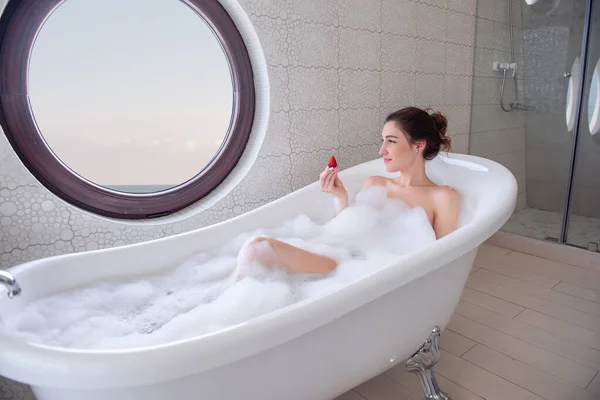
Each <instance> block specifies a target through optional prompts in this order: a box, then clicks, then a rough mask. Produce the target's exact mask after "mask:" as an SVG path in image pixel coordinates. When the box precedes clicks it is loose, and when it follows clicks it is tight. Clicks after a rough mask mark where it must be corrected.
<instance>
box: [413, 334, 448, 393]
mask: <svg viewBox="0 0 600 400" xmlns="http://www.w3.org/2000/svg"><path fill="white" fill-rule="evenodd" d="M439 359H440V328H439V327H438V326H436V327H435V328H433V332H432V333H431V335H430V336H429V338H428V339H427V340H426V341H425V343H424V344H423V346H421V348H420V349H419V350H418V351H417V352H416V353H415V354H413V355H412V357H411V358H409V359H408V361H406V363H405V366H406V369H407V370H408V371H409V372H413V373H415V374H417V376H418V377H419V380H420V381H421V386H423V391H424V392H425V400H452V399H451V398H450V396H449V395H448V394H447V393H444V392H442V391H441V390H440V388H439V386H438V383H437V380H436V379H435V374H434V371H433V366H434V365H435V364H436V363H437V362H438V361H439Z"/></svg>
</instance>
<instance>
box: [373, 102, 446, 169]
mask: <svg viewBox="0 0 600 400" xmlns="http://www.w3.org/2000/svg"><path fill="white" fill-rule="evenodd" d="M429 111H432V113H431V114H430V113H429ZM390 121H394V122H395V123H396V124H397V125H398V128H400V130H401V131H402V132H403V133H404V135H405V136H406V138H407V139H408V141H409V142H411V143H413V144H414V143H415V142H417V141H419V140H425V149H424V150H423V158H425V159H426V160H431V159H433V158H435V156H437V154H438V153H439V151H440V149H447V150H450V148H451V146H450V138H449V137H448V136H447V135H446V129H447V128H448V120H447V119H446V117H444V116H443V115H442V114H441V113H440V112H439V111H433V110H431V109H430V108H427V109H425V110H422V109H420V108H418V107H405V108H402V109H400V110H398V111H394V112H393V113H391V114H390V115H388V116H387V118H386V119H385V122H386V123H387V122H390Z"/></svg>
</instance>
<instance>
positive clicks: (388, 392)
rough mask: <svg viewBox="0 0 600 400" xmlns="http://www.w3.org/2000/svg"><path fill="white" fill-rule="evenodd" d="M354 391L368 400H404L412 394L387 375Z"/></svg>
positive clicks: (374, 379) (377, 377) (382, 375)
mask: <svg viewBox="0 0 600 400" xmlns="http://www.w3.org/2000/svg"><path fill="white" fill-rule="evenodd" d="M354 391H355V392H357V393H358V394H360V395H361V396H362V397H364V398H365V399H367V400H403V399H406V398H407V397H408V396H410V395H411V394H412V392H411V391H410V390H409V389H408V388H406V387H404V386H402V385H401V384H400V383H398V382H397V381H395V380H394V379H392V378H390V377H389V376H387V375H385V374H381V375H377V376H376V377H375V378H373V379H370V380H368V381H367V382H365V383H363V384H361V385H358V386H357V387H355V388H354Z"/></svg>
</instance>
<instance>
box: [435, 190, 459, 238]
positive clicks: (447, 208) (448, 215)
mask: <svg viewBox="0 0 600 400" xmlns="http://www.w3.org/2000/svg"><path fill="white" fill-rule="evenodd" d="M432 197H433V201H434V203H435V205H434V207H435V212H434V213H435V216H434V223H433V228H434V230H435V233H436V236H437V238H438V239H440V238H442V237H444V236H446V235H447V234H449V233H451V232H453V231H454V230H455V229H456V227H457V224H458V215H459V213H460V210H459V202H460V198H459V194H458V192H457V191H456V190H454V189H453V188H451V187H449V186H437V187H436V188H435V191H434V195H433V196H432Z"/></svg>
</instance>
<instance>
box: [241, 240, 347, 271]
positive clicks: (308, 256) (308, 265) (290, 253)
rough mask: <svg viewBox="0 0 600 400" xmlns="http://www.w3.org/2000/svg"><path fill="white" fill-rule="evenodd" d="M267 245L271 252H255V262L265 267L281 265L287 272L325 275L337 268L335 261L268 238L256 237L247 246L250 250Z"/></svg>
mask: <svg viewBox="0 0 600 400" xmlns="http://www.w3.org/2000/svg"><path fill="white" fill-rule="evenodd" d="M265 242H266V244H268V245H269V246H270V248H271V249H272V252H265V251H261V250H259V249H257V251H256V252H255V254H256V259H255V261H258V262H261V263H263V264H265V265H267V266H273V265H282V266H284V267H285V268H286V269H287V270H288V271H290V272H294V273H308V274H316V273H327V272H331V271H333V270H334V269H335V268H336V267H337V261H335V260H334V259H333V258H330V257H327V256H322V255H320V254H316V253H313V252H310V251H307V250H304V249H300V248H298V247H296V246H292V245H290V244H287V243H285V242H282V241H280V240H277V239H273V238H269V237H264V236H263V237H257V238H255V239H253V240H252V241H251V242H250V243H249V244H248V248H249V249H250V250H253V249H252V247H254V249H256V248H257V247H258V246H261V245H262V244H265Z"/></svg>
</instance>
